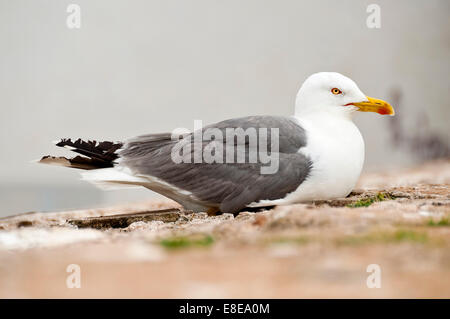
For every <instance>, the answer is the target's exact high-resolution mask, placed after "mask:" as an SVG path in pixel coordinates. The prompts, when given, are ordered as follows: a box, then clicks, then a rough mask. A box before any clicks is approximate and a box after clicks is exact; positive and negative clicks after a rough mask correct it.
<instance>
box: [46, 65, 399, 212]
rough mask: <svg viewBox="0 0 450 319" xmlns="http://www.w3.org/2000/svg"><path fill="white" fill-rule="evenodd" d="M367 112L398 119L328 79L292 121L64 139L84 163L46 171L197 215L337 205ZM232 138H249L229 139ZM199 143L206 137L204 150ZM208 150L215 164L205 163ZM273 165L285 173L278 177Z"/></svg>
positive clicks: (353, 168)
mask: <svg viewBox="0 0 450 319" xmlns="http://www.w3.org/2000/svg"><path fill="white" fill-rule="evenodd" d="M357 111H359V112H375V113H378V114H381V115H394V109H393V108H392V106H391V105H390V104H389V103H387V102H385V101H383V100H379V99H375V98H371V97H368V96H366V95H365V94H363V93H362V92H361V90H360V89H359V88H358V86H357V85H356V83H355V82H354V81H353V80H351V79H349V78H348V77H346V76H344V75H342V74H339V73H335V72H320V73H315V74H313V75H311V76H309V77H308V78H307V79H306V80H305V82H304V83H303V85H302V86H301V88H300V90H299V91H298V94H297V97H296V101H295V114H294V116H291V117H287V116H265V115H264V116H248V117H241V118H233V119H229V120H225V121H222V122H218V123H215V124H211V125H208V126H206V127H204V128H201V129H197V130H194V131H193V132H183V133H180V132H178V133H176V134H174V132H172V133H161V134H147V135H142V136H138V137H135V138H131V139H128V140H126V141H125V142H109V141H104V142H96V141H83V140H81V139H78V140H75V141H72V140H71V139H62V140H60V141H59V142H57V143H56V145H57V146H60V147H65V148H68V149H70V150H72V151H74V152H76V153H78V154H80V155H77V156H76V157H72V158H67V157H54V156H44V157H43V158H42V159H41V160H40V163H44V164H52V165H61V166H66V167H72V168H77V169H81V170H83V173H82V179H84V180H87V181H89V182H92V183H94V184H97V185H100V186H103V187H107V186H108V185H109V186H114V185H115V186H123V187H126V186H134V187H136V186H139V187H145V188H148V189H150V190H152V191H155V192H157V193H160V194H162V195H164V196H166V197H168V198H171V199H173V200H174V201H176V202H178V203H179V204H181V205H182V206H183V207H184V208H185V209H187V210H192V211H194V212H207V213H210V214H214V213H233V214H236V213H238V212H240V211H243V210H246V209H249V210H251V209H252V208H255V207H256V208H257V209H258V208H261V207H269V206H270V207H273V206H277V205H290V204H296V203H303V202H311V201H316V200H329V199H334V198H340V197H346V196H347V195H348V194H349V193H350V192H351V191H352V189H353V188H354V187H355V185H356V182H357V181H358V178H359V176H360V173H361V170H362V168H363V163H364V140H363V138H362V135H361V133H360V131H359V129H358V128H357V126H356V125H355V124H354V123H353V120H352V118H353V115H354V114H355V113H356V112H357ZM230 129H231V130H235V131H234V132H236V131H239V130H240V131H239V132H241V133H242V132H244V135H245V134H247V135H248V136H244V138H240V137H241V136H238V135H233V136H231V137H230V138H228V139H224V136H227V137H228V135H227V132H228V130H230ZM208 132H213V134H211V133H210V134H206V133H208ZM255 132H256V134H257V136H256V137H257V138H260V140H264V139H263V138H262V137H264V136H263V135H264V134H262V133H264V132H266V133H267V134H266V136H265V140H264V141H263V142H262V143H251V142H252V141H253V139H252V138H250V137H249V136H250V135H251V134H250V133H255ZM206 135H208V136H206ZM174 136H176V138H175V137H174ZM196 136H201V137H202V140H200V142H199V143H197V144H195V143H196V142H195V139H196V138H195V137H196ZM197 142H198V141H197ZM259 142H261V141H259ZM180 143H181V144H180ZM194 144H195V145H194ZM208 148H209V152H210V153H208V154H210V155H211V154H212V156H213V157H214V159H215V160H213V161H211V160H209V161H208V160H205V159H206V156H204V158H203V157H202V156H201V154H202V153H201V152H203V154H206V153H205V152H206V150H207V149H208ZM194 149H195V151H200V156H199V157H197V158H196V160H195V156H196V155H195V154H194V153H195V151H194ZM211 149H213V150H214V151H211ZM238 149H239V150H240V153H239V152H238V151H237V150H238ZM234 151H236V153H234ZM174 154H175V155H177V154H181V157H180V156H178V157H177V156H174ZM228 154H231V155H230V156H229V157H228V156H227V155H228ZM242 154H243V155H242ZM269 154H270V155H269ZM262 155H265V157H263V156H262ZM268 157H269V159H273V163H275V164H276V165H272V166H273V167H274V168H275V169H272V170H270V169H268V165H269V164H268V161H267V158H268ZM180 158H182V159H183V160H182V161H180ZM193 158H194V160H193ZM255 158H256V160H255ZM186 159H187V160H186ZM263 159H265V160H263ZM273 163H271V164H273ZM264 168H266V171H265V172H264Z"/></svg>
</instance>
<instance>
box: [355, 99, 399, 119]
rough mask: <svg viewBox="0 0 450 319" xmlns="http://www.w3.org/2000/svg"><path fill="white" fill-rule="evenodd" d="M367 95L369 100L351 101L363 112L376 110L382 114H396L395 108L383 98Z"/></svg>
mask: <svg viewBox="0 0 450 319" xmlns="http://www.w3.org/2000/svg"><path fill="white" fill-rule="evenodd" d="M366 97H367V100H368V101H367V102H359V103H350V105H354V106H356V107H358V108H359V110H358V111H361V112H376V113H378V114H381V115H394V114H395V111H394V108H393V107H392V106H391V105H390V104H389V103H388V102H385V101H383V100H379V99H374V98H372V97H368V96H366Z"/></svg>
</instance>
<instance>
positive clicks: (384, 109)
mask: <svg viewBox="0 0 450 319" xmlns="http://www.w3.org/2000/svg"><path fill="white" fill-rule="evenodd" d="M378 114H381V115H386V114H389V110H388V109H386V108H384V107H380V108H379V109H378Z"/></svg>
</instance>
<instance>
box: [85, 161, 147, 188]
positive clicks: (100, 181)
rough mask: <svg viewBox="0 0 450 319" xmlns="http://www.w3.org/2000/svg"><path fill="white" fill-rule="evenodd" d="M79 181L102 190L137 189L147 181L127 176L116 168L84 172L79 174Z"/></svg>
mask: <svg viewBox="0 0 450 319" xmlns="http://www.w3.org/2000/svg"><path fill="white" fill-rule="evenodd" d="M81 179H82V180H84V181H88V182H90V183H92V184H94V185H95V186H97V187H99V188H101V189H103V190H116V189H122V188H137V187H141V186H144V185H145V184H148V180H145V179H143V178H141V177H136V176H133V175H130V174H127V173H126V172H124V171H123V170H121V169H119V168H116V167H110V168H101V169H95V170H90V171H85V172H83V173H81Z"/></svg>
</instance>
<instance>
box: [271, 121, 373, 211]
mask: <svg viewBox="0 0 450 319" xmlns="http://www.w3.org/2000/svg"><path fill="white" fill-rule="evenodd" d="M299 122H300V124H301V125H302V127H303V128H305V130H306V132H307V145H306V147H304V148H302V149H300V152H301V153H303V154H305V155H306V156H308V157H309V158H310V159H311V162H312V163H313V165H312V169H311V171H310V174H309V176H308V178H307V179H306V180H305V181H304V182H303V183H302V184H301V185H300V186H299V187H298V188H297V189H296V190H295V191H294V192H292V193H290V194H288V195H287V196H286V197H285V198H283V199H279V200H275V201H271V203H269V201H264V202H265V204H273V205H283V204H293V203H300V202H306V201H312V200H326V199H333V198H338V197H345V196H347V195H348V194H349V193H350V192H351V191H352V189H353V188H354V187H355V185H356V182H357V181H358V178H359V175H360V174H361V170H362V167H363V164H364V140H363V138H362V136H361V133H360V132H359V130H358V128H357V127H356V125H355V124H354V123H353V122H352V121H351V120H342V121H336V119H332V120H331V121H327V120H326V118H321V119H320V120H317V121H316V120H314V119H312V120H310V121H308V120H307V119H301V120H300V119H299Z"/></svg>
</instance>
